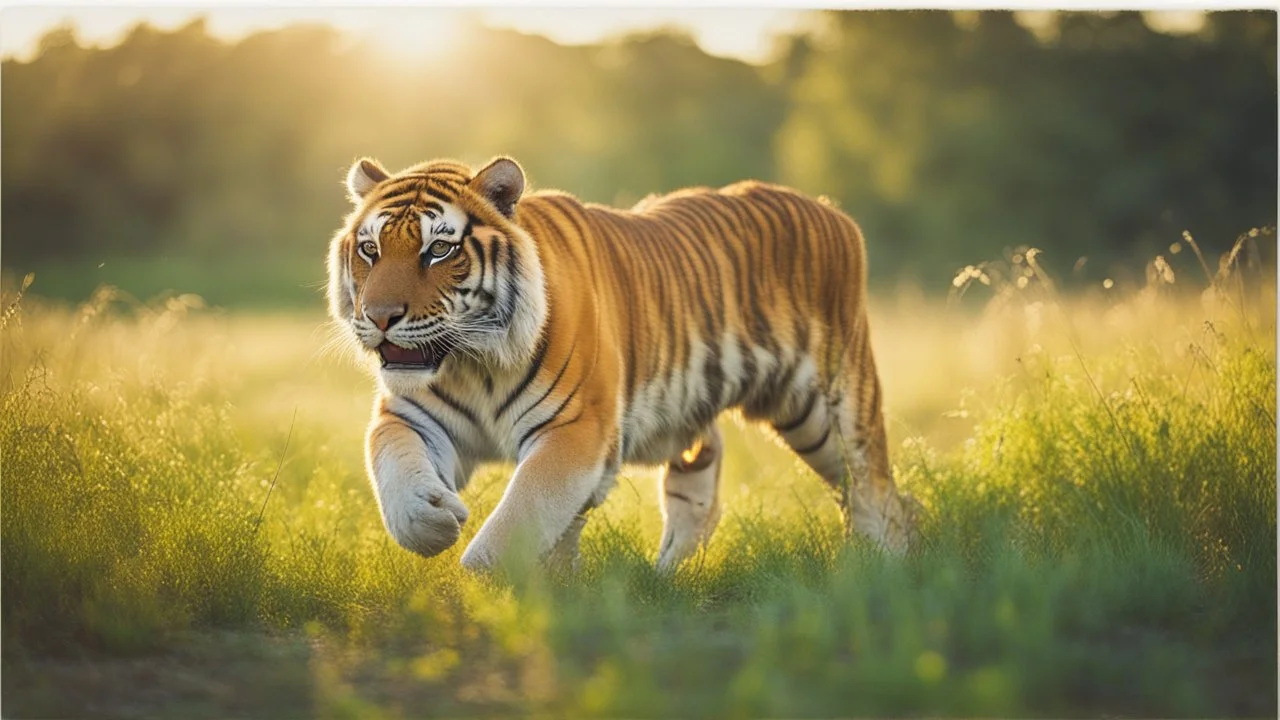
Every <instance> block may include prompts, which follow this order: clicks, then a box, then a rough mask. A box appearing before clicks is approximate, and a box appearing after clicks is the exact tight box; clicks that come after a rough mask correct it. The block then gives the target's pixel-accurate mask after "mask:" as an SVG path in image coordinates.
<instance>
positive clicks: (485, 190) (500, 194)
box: [471, 157, 524, 219]
mask: <svg viewBox="0 0 1280 720" xmlns="http://www.w3.org/2000/svg"><path fill="white" fill-rule="evenodd" d="M471 188H472V189H473V190H475V191H476V192H478V193H480V195H482V196H483V197H484V198H485V199H486V200H488V201H489V202H491V203H493V205H494V207H496V208H498V212H500V213H502V214H503V215H504V216H505V217H506V218H507V219H511V218H512V217H513V216H514V215H515V214H516V203H517V202H519V201H520V196H521V195H523V194H524V170H521V169H520V165H519V163H517V162H516V161H515V160H512V159H511V158H507V157H500V158H498V159H496V160H494V161H493V162H491V163H489V164H488V165H486V166H485V168H484V169H483V170H481V171H480V172H478V173H476V176H475V179H473V180H472V181H471Z"/></svg>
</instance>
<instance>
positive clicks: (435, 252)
mask: <svg viewBox="0 0 1280 720" xmlns="http://www.w3.org/2000/svg"><path fill="white" fill-rule="evenodd" d="M427 252H429V253H431V257H433V258H442V257H444V256H445V255H448V254H449V253H451V252H453V245H450V244H449V243H447V242H445V241H443V240H437V241H435V242H433V243H431V247H429V248H427Z"/></svg>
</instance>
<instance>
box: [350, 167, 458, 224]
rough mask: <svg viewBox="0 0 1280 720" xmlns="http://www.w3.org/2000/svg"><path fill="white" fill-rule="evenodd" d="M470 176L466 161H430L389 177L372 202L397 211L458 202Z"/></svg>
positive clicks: (384, 208) (380, 208)
mask: <svg viewBox="0 0 1280 720" xmlns="http://www.w3.org/2000/svg"><path fill="white" fill-rule="evenodd" d="M471 179H472V178H471V174H470V171H469V170H467V168H466V167H465V166H463V165H458V164H455V163H447V162H445V163H439V162H438V163H429V164H427V165H426V166H424V167H419V168H413V169H411V170H410V171H409V172H406V173H404V174H403V175H400V176H398V177H396V178H393V179H392V180H390V181H388V182H387V183H386V185H385V187H382V188H379V192H378V197H377V198H376V199H374V200H372V201H371V203H370V204H371V205H373V206H375V207H377V208H378V209H379V210H381V211H391V212H395V213H397V214H404V213H408V212H409V211H411V210H415V211H417V212H419V213H421V212H424V211H425V210H428V209H431V205H432V204H435V206H436V207H440V203H449V204H452V203H456V202H457V200H458V196H459V195H460V194H461V190H462V188H463V187H464V186H465V185H466V184H467V183H469V182H471ZM437 212H440V211H439V210H437Z"/></svg>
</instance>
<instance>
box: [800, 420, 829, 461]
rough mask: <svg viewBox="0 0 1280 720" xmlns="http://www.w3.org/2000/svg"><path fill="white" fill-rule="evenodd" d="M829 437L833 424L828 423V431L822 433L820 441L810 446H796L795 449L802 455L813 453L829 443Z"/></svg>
mask: <svg viewBox="0 0 1280 720" xmlns="http://www.w3.org/2000/svg"><path fill="white" fill-rule="evenodd" d="M829 437H831V425H830V424H829V423H828V424H827V431H826V432H824V433H822V437H821V438H818V442H816V443H814V444H813V445H810V446H809V447H804V448H795V451H796V453H798V454H800V455H809V454H811V453H815V452H817V451H818V450H821V449H822V446H823V445H826V444H827V438H829Z"/></svg>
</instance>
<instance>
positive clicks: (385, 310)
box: [364, 305, 409, 332]
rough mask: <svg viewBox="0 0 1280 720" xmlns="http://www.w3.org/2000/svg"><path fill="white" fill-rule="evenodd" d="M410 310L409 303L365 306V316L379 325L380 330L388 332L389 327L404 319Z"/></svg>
mask: <svg viewBox="0 0 1280 720" xmlns="http://www.w3.org/2000/svg"><path fill="white" fill-rule="evenodd" d="M408 311H409V306H407V305H381V306H375V307H369V306H365V309H364V316H365V317H367V318H369V322H372V323H373V324H374V325H377V326H378V329H379V330H381V331H382V332H386V331H387V328H389V327H391V326H392V325H395V324H396V323H398V322H400V321H401V320H403V319H404V316H405V313H407V312H408Z"/></svg>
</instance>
